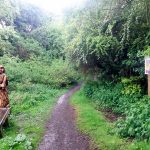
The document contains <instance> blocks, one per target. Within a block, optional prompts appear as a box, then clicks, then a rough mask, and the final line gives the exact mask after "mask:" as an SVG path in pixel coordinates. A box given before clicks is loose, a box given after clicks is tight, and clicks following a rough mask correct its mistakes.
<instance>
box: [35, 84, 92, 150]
mask: <svg viewBox="0 0 150 150" xmlns="http://www.w3.org/2000/svg"><path fill="white" fill-rule="evenodd" d="M79 88H80V86H77V87H75V88H73V89H71V90H70V91H69V92H67V93H66V94H64V95H63V96H61V97H60V98H59V100H58V102H57V105H56V107H55V109H54V110H53V113H52V117H51V119H50V120H49V122H48V123H47V125H46V132H45V135H44V137H43V139H42V141H41V144H40V145H39V148H38V150H89V138H88V137H87V136H85V135H82V134H81V133H80V132H79V131H78V130H77V129H76V126H75V122H74V120H75V111H74V109H73V107H71V106H70V105H69V98H70V96H71V95H72V94H73V93H74V92H76V91H77V90H78V89H79Z"/></svg>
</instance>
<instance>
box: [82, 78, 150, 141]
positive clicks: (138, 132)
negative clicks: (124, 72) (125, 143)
mask: <svg viewBox="0 0 150 150" xmlns="http://www.w3.org/2000/svg"><path fill="white" fill-rule="evenodd" d="M135 85H138V86H135ZM83 91H84V93H85V95H86V96H88V97H90V99H91V100H92V101H93V102H94V103H95V104H96V107H97V109H109V110H112V111H113V112H115V113H119V114H123V115H124V116H125V118H124V119H122V120H119V121H117V123H116V129H115V131H116V132H117V133H118V134H119V135H121V136H123V137H132V138H137V139H147V140H149V139H150V118H149V117H150V109H149V108H150V98H148V97H143V96H142V95H141V90H140V85H139V84H138V83H137V79H136V78H130V79H123V80H122V82H121V83H118V84H113V83H104V82H103V83H102V82H101V83H98V82H92V81H91V82H87V83H86V84H85V85H84V87H83Z"/></svg>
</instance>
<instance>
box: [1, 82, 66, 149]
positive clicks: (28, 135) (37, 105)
mask: <svg viewBox="0 0 150 150" xmlns="http://www.w3.org/2000/svg"><path fill="white" fill-rule="evenodd" d="M17 86H18V87H19V88H18V90H17V88H16V90H15V91H11V93H10V101H11V107H12V112H11V115H10V117H9V118H10V127H9V128H5V130H4V138H2V139H0V143H1V144H0V150H32V149H36V148H37V146H38V143H39V142H40V140H41V137H43V133H44V126H45V122H46V121H47V119H49V117H50V112H51V110H52V108H53V106H54V104H55V102H56V100H57V98H58V97H59V96H60V95H61V94H62V93H64V92H65V90H62V89H51V87H49V86H47V85H44V84H30V83H28V86H27V85H21V84H18V85H17Z"/></svg>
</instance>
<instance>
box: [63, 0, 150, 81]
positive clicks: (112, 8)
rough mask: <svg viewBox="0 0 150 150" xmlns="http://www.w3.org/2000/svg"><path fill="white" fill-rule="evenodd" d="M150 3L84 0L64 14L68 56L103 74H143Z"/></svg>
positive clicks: (138, 0) (111, 76)
mask: <svg viewBox="0 0 150 150" xmlns="http://www.w3.org/2000/svg"><path fill="white" fill-rule="evenodd" d="M149 5H150V3H149V1H148V0H142V1H141V0H129V1H128V0H125V1H122V0H119V1H117V0H111V1H108V0H98V1H97V0H94V1H93V0H87V3H86V4H85V6H84V7H83V8H81V9H79V10H75V11H71V12H69V13H70V14H69V15H68V17H67V18H66V26H67V27H66V28H67V33H68V36H67V37H68V42H69V45H68V50H67V53H68V56H69V57H70V58H71V59H74V60H75V61H76V62H77V63H78V64H80V65H81V66H83V67H84V66H85V65H86V66H87V67H86V69H88V70H89V69H90V70H91V69H92V70H93V71H95V68H98V69H99V71H98V72H99V73H100V74H104V75H105V77H107V76H108V77H110V78H113V79H114V78H116V76H126V77H129V76H135V75H141V76H143V70H144V61H143V60H144V57H143V56H144V54H145V55H146V54H147V55H148V54H149V52H148V51H149V47H148V46H149V44H150V43H149V31H150V24H149V23H150V17H149V16H150V11H149ZM79 20H80V21H79Z"/></svg>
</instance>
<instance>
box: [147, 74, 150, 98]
mask: <svg viewBox="0 0 150 150" xmlns="http://www.w3.org/2000/svg"><path fill="white" fill-rule="evenodd" d="M147 76H148V96H150V75H149V74H148V75H147Z"/></svg>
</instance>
